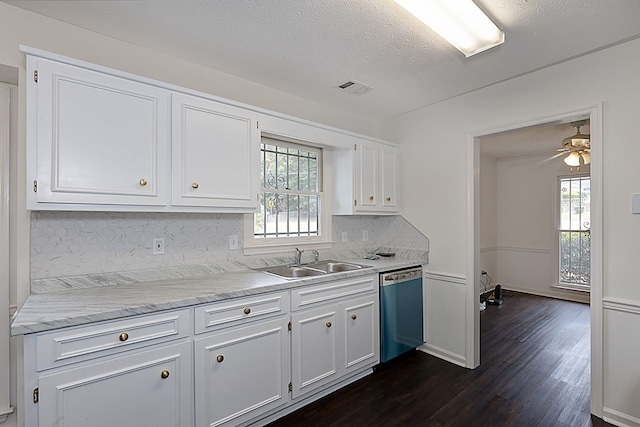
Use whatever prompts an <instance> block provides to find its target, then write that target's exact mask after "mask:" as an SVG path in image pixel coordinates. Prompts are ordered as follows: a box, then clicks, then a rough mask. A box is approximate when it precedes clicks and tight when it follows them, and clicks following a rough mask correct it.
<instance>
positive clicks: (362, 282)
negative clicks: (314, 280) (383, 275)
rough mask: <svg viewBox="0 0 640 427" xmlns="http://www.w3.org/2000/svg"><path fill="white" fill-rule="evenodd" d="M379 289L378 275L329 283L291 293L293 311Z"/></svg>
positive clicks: (294, 290)
mask: <svg viewBox="0 0 640 427" xmlns="http://www.w3.org/2000/svg"><path fill="white" fill-rule="evenodd" d="M377 288H378V275H377V274H376V275H371V276H363V277H358V278H356V279H348V280H339V281H335V282H327V283H324V284H322V285H316V286H309V287H303V288H298V289H293V290H292V291H291V310H300V309H304V308H307V307H314V306H317V305H319V304H322V303H325V302H330V301H333V300H336V299H340V298H344V297H351V296H357V295H360V294H364V293H366V292H372V291H375V290H377Z"/></svg>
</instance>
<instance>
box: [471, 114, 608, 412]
mask: <svg viewBox="0 0 640 427" xmlns="http://www.w3.org/2000/svg"><path fill="white" fill-rule="evenodd" d="M581 115H589V118H590V126H589V127H590V134H591V293H590V305H591V413H592V414H594V415H596V416H597V417H599V418H602V410H603V394H604V390H603V353H604V348H603V316H602V310H603V309H602V304H603V301H602V295H603V238H602V237H603V217H602V213H603V187H602V178H603V176H602V175H603V174H602V164H603V162H602V153H603V138H602V103H601V102H600V103H598V104H596V105H592V106H589V107H584V108H578V109H576V110H572V111H565V112H561V113H558V114H554V115H551V116H543V117H534V118H532V119H530V120H527V121H523V122H518V123H511V124H507V125H504V126H500V127H496V128H492V129H488V130H487V129H484V130H480V131H476V132H470V133H468V134H467V224H466V227H467V233H466V235H467V242H466V253H465V255H466V256H465V258H466V263H465V272H466V294H465V313H466V314H467V316H466V321H465V330H466V336H465V348H466V359H467V367H469V368H476V367H477V366H479V365H480V311H479V309H478V295H479V289H480V261H479V260H480V204H479V177H480V138H481V137H482V136H486V135H491V134H494V133H499V132H506V131H513V130H517V129H521V128H526V127H530V126H536V125H542V124H545V123H551V122H555V121H558V120H562V119H567V118H569V117H575V116H581Z"/></svg>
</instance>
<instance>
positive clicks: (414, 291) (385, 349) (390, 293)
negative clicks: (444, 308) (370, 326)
mask: <svg viewBox="0 0 640 427" xmlns="http://www.w3.org/2000/svg"><path fill="white" fill-rule="evenodd" d="M422 301H423V299H422V267H411V268H407V269H402V270H396V271H389V272H386V273H381V274H380V347H381V348H380V361H381V362H387V361H389V360H391V359H393V358H394V357H396V356H399V355H400V354H402V353H405V352H407V351H409V350H413V349H415V348H416V347H418V346H420V345H421V344H422V343H423V342H424V338H423V337H424V332H423V320H422V319H423V318H422V310H423V309H422V305H423V304H422Z"/></svg>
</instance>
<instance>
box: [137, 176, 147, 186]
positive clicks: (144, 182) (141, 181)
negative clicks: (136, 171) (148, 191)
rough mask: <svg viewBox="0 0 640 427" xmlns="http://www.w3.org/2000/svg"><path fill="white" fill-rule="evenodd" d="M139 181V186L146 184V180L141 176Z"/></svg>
mask: <svg viewBox="0 0 640 427" xmlns="http://www.w3.org/2000/svg"><path fill="white" fill-rule="evenodd" d="M138 182H139V183H140V186H141V187H144V186H145V185H147V180H146V179H144V178H142V179H141V180H140V181H138Z"/></svg>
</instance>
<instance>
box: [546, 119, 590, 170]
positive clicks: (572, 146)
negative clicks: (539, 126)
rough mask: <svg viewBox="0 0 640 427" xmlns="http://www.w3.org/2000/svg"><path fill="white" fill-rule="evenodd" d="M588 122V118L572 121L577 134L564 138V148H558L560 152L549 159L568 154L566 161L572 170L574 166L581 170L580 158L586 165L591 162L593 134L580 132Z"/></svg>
mask: <svg viewBox="0 0 640 427" xmlns="http://www.w3.org/2000/svg"><path fill="white" fill-rule="evenodd" d="M586 124H587V121H586V120H579V121H576V122H571V126H573V127H575V128H576V134H575V135H572V136H569V137H567V138H565V139H563V140H562V148H559V149H558V150H557V151H558V154H556V155H555V156H552V157H551V158H550V159H548V160H551V159H555V158H556V157H560V156H563V155H565V154H566V155H567V156H566V157H565V158H564V163H565V164H566V165H567V166H569V168H570V170H571V171H572V172H573V168H576V170H577V171H579V170H580V160H582V164H584V165H588V164H589V163H591V136H590V135H589V134H584V133H580V128H581V127H582V126H584V125H586Z"/></svg>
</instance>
